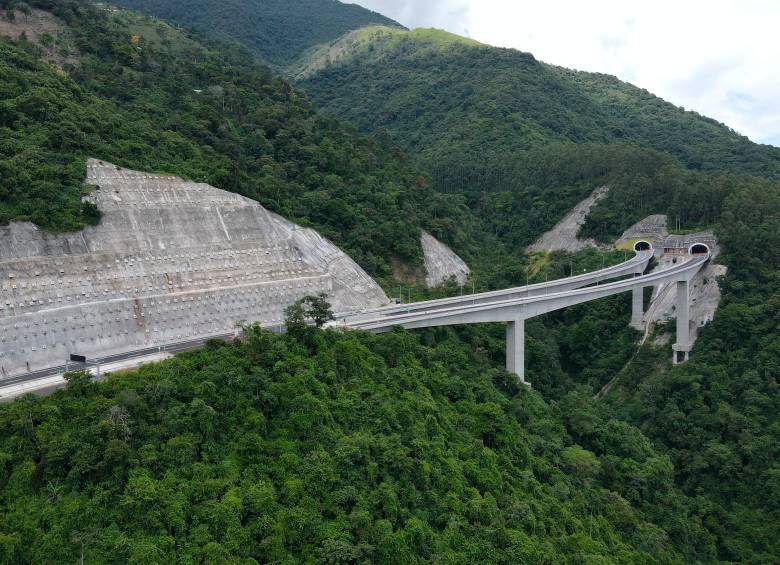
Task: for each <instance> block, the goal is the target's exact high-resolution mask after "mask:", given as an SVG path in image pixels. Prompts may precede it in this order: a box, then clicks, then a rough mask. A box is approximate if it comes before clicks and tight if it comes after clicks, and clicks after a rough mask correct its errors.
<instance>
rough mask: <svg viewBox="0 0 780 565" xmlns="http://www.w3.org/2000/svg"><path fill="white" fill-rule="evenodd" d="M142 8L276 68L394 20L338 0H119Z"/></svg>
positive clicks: (127, 4)
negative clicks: (235, 45) (226, 40)
mask: <svg viewBox="0 0 780 565" xmlns="http://www.w3.org/2000/svg"><path fill="white" fill-rule="evenodd" d="M117 3H118V4H120V5H122V6H125V7H127V8H133V9H137V10H142V11H144V12H147V13H149V14H152V15H154V16H157V17H159V18H162V19H165V20H168V21H170V22H174V23H176V24H179V25H183V26H187V27H191V28H194V29H197V30H200V31H203V32H205V33H208V34H211V35H213V36H223V37H230V38H233V39H235V40H238V41H240V42H241V43H243V44H244V45H246V46H247V47H248V48H249V49H250V50H252V52H253V53H255V54H256V55H259V56H260V57H262V58H263V59H264V60H265V61H267V62H268V63H269V64H271V65H273V66H274V67H276V68H277V69H282V68H284V67H286V66H287V65H289V64H291V63H293V62H294V61H295V60H296V59H297V58H298V57H300V56H301V55H302V54H303V53H304V51H306V50H307V49H310V48H312V47H315V46H317V45H320V44H322V43H328V42H331V41H334V40H336V39H338V38H339V37H340V36H342V35H343V34H345V33H347V32H348V31H351V30H355V29H358V28H361V27H365V26H368V25H374V24H381V25H387V26H398V27H400V24H398V23H397V22H394V21H393V20H391V19H390V18H386V17H385V16H383V15H381V14H377V13H376V12H372V11H370V10H366V9H365V8H362V7H360V6H358V5H357V4H343V3H341V2H339V1H338V0H294V1H292V2H291V1H289V0H220V1H215V0H120V1H119V2H117Z"/></svg>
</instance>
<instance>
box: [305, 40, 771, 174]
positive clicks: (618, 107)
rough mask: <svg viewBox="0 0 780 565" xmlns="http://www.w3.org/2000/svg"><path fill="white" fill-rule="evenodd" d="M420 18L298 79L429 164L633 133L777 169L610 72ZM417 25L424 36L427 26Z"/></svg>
mask: <svg viewBox="0 0 780 565" xmlns="http://www.w3.org/2000/svg"><path fill="white" fill-rule="evenodd" d="M434 33H439V34H442V35H444V34H445V32H434V31H430V30H425V32H424V34H420V30H413V31H411V32H404V31H402V30H397V31H396V30H393V31H392V33H387V34H376V35H374V36H372V41H370V42H364V43H363V44H361V45H360V49H356V50H355V51H354V52H353V53H351V56H350V57H345V58H343V59H340V60H338V61H336V62H334V63H333V64H331V65H328V66H324V67H323V68H321V69H319V70H318V71H317V72H315V73H312V74H311V75H309V76H308V77H307V78H306V79H305V80H303V81H302V82H301V85H302V87H303V88H304V90H306V92H307V93H309V94H310V95H311V96H312V97H313V99H314V100H315V102H316V103H317V104H318V105H319V106H320V107H321V108H322V109H323V110H325V111H326V112H328V113H330V114H333V115H337V116H339V117H342V118H345V119H347V120H349V121H351V122H352V123H354V124H356V125H357V126H358V127H360V128H361V129H363V130H364V131H380V130H381V131H386V132H387V133H389V134H390V136H391V137H392V138H393V139H395V140H397V141H398V143H400V144H401V146H402V147H403V148H404V149H406V150H408V151H410V152H412V153H414V154H416V155H419V157H420V159H421V161H422V162H424V163H426V164H428V165H429V166H435V165H439V164H447V163H448V162H459V161H461V162H462V160H463V159H467V160H468V159H478V158H479V157H480V156H482V155H485V154H487V155H491V156H502V155H508V154H510V153H512V152H514V151H518V150H526V149H530V148H534V147H538V146H539V145H543V144H547V143H550V142H556V141H558V142H559V141H573V142H577V143H580V142H596V143H613V142H619V141H631V142H635V143H637V144H640V145H642V146H645V147H652V148H654V149H656V150H659V151H664V152H667V153H670V154H672V155H674V156H675V157H677V158H678V159H680V160H681V161H682V162H683V163H684V164H685V165H686V166H687V167H689V168H692V169H694V170H701V171H728V172H740V173H750V174H756V175H760V176H765V177H768V178H778V177H780V148H776V147H771V146H766V145H758V144H755V143H752V142H751V141H750V140H748V139H747V138H746V137H743V136H741V135H739V134H737V133H736V132H734V131H733V130H731V129H730V128H728V127H727V126H724V125H723V124H719V123H717V122H716V121H714V120H711V119H709V118H706V117H704V116H701V115H699V114H697V113H695V112H691V111H685V110H683V109H681V108H678V107H676V106H674V105H672V104H669V103H667V102H665V101H663V100H662V99H660V98H658V97H656V96H654V95H652V94H651V93H649V92H647V91H645V90H642V89H640V88H636V87H634V86H632V85H630V84H628V83H624V82H622V81H619V80H618V79H616V78H615V77H611V76H608V75H603V74H596V73H587V72H576V71H571V70H568V69H564V68H561V67H556V66H553V65H549V64H546V63H542V62H540V61H538V60H537V59H535V58H534V57H533V55H531V54H529V53H523V52H520V51H517V50H514V49H501V48H496V47H490V46H486V45H473V44H467V43H464V42H453V41H449V42H447V46H446V48H441V46H440V45H439V44H437V43H436V42H431V41H430V40H427V39H426V38H425V36H430V35H431V34H434ZM420 35H422V37H420Z"/></svg>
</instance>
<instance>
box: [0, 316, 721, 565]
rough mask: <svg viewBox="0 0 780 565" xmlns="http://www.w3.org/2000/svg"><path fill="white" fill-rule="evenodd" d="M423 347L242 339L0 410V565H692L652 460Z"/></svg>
mask: <svg viewBox="0 0 780 565" xmlns="http://www.w3.org/2000/svg"><path fill="white" fill-rule="evenodd" d="M433 342H435V344H432V345H424V344H423V343H422V342H421V337H420V336H419V335H418V336H415V335H414V334H411V333H408V332H398V333H391V334H387V335H384V336H381V337H374V336H369V335H367V334H360V333H350V334H340V333H335V332H332V331H330V332H326V333H323V332H317V331H315V332H313V333H310V334H308V337H307V338H306V339H304V340H299V339H297V338H295V337H293V336H292V335H287V336H276V335H273V334H271V333H267V332H263V331H259V330H257V329H254V328H249V329H248V339H247V340H246V341H245V342H243V343H235V344H220V343H213V344H212V345H211V346H209V347H207V348H205V349H204V350H202V351H199V352H195V353H190V354H186V355H182V356H180V357H179V358H177V359H175V360H173V361H169V362H165V363H162V364H159V365H156V366H152V367H146V368H143V369H141V370H140V372H138V373H133V374H128V375H126V376H116V377H114V378H111V379H110V380H109V381H108V382H106V383H103V384H100V385H95V384H90V383H89V381H88V379H85V378H84V377H83V376H82V375H80V374H73V375H71V376H70V377H69V378H70V383H69V385H68V389H67V391H64V392H60V393H57V394H56V395H54V396H52V397H50V398H46V399H43V400H37V401H36V400H33V399H32V398H28V399H25V400H23V401H19V402H16V403H15V404H14V405H12V406H9V407H5V408H0V479H2V480H0V485H2V486H0V503H2V505H3V507H4V509H3V512H2V513H1V514H0V560H3V561H4V562H6V563H18V562H59V563H62V562H70V561H75V560H77V559H78V558H79V556H80V555H82V552H83V554H84V555H85V556H86V562H88V563H102V562H125V563H143V564H145V565H149V564H154V563H161V564H162V563H171V562H179V561H187V562H190V561H191V562H201V563H227V562H232V563H268V562H285V563H293V562H318V563H398V564H408V563H428V562H431V561H433V562H450V563H463V562H467V561H470V562H479V563H507V564H509V563H529V562H532V563H560V562H563V561H566V560H568V559H570V558H572V557H573V556H577V555H582V556H584V555H587V556H589V557H588V559H591V560H599V561H600V562H604V563H607V562H610V563H653V562H664V563H690V562H694V561H697V560H707V559H709V558H711V557H712V556H713V554H714V547H713V543H712V538H711V536H710V535H709V534H708V533H707V532H706V531H705V530H704V529H703V528H702V524H701V520H700V518H699V516H697V515H695V514H691V513H690V511H689V509H688V505H687V499H686V497H685V496H684V495H682V494H681V493H680V492H679V491H678V490H677V489H676V488H675V486H674V483H673V475H672V466H671V463H670V461H669V459H668V457H667V456H665V455H662V454H660V453H658V452H656V451H655V450H654V449H653V447H652V445H651V444H650V442H649V441H648V440H647V439H646V438H645V437H643V435H642V433H641V432H640V431H639V430H638V429H636V428H634V427H632V426H630V425H628V424H625V423H623V422H620V421H617V420H613V419H609V418H604V417H603V415H601V414H599V413H598V412H597V411H594V410H595V409H594V407H593V406H591V405H590V404H589V402H588V399H587V397H582V396H577V395H572V396H570V397H569V398H568V399H567V401H566V402H567V408H568V409H569V410H573V409H575V407H576V409H578V410H580V412H581V416H582V417H583V418H589V419H590V421H591V422H595V427H592V428H591V429H590V434H591V437H590V441H591V443H592V447H591V448H585V447H583V446H581V445H578V444H577V443H576V442H574V441H573V438H572V436H571V433H570V432H569V431H568V430H567V428H566V426H565V424H564V420H563V418H562V416H561V413H560V411H559V409H558V408H556V407H555V406H554V405H551V404H548V403H546V402H545V401H544V400H543V399H542V397H541V396H540V395H539V394H538V393H533V392H530V391H528V390H525V389H523V390H520V389H518V386H517V384H516V383H514V381H513V380H512V379H511V378H507V377H508V376H507V375H505V374H504V373H503V371H501V370H496V369H494V368H492V367H491V366H490V365H489V364H487V363H485V361H484V357H480V356H478V355H474V354H473V353H471V352H470V351H469V348H468V347H466V346H465V345H464V344H462V343H461V342H460V341H459V340H458V339H457V338H454V337H453V336H452V335H451V332H446V331H445V332H440V334H439V335H437V336H436V339H435V340H433Z"/></svg>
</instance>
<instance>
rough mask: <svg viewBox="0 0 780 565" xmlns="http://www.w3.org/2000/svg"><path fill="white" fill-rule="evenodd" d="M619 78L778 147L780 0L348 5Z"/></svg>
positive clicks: (386, 1) (365, 1)
mask: <svg viewBox="0 0 780 565" xmlns="http://www.w3.org/2000/svg"><path fill="white" fill-rule="evenodd" d="M345 1H348V2H349V1H351V2H354V3H357V4H360V5H362V6H364V7H366V8H370V9H372V10H375V11H377V12H380V13H382V14H384V15H386V16H388V17H391V18H393V19H395V20H396V21H398V22H400V23H402V24H403V25H405V26H407V27H411V28H414V27H436V28H440V29H446V30H448V31H451V32H454V33H457V34H459V35H466V36H468V37H471V38H473V39H476V40H477V41H481V42H482V43H487V44H489V45H495V46H499V47H513V48H516V49H520V50H521V51H528V52H530V53H533V54H534V56H535V57H536V58H537V59H540V60H542V61H544V62H546V63H552V64H555V65H561V66H564V67H569V68H572V69H578V70H582V71H593V72H602V73H608V74H611V75H615V76H617V77H618V78H620V79H622V80H624V81H627V82H630V83H632V84H634V85H636V86H639V87H641V88H645V89H647V90H649V91H650V92H652V93H654V94H656V95H658V96H660V97H661V98H664V99H665V100H667V101H669V102H671V103H673V104H675V105H677V106H682V107H684V108H685V109H687V110H695V111H696V112H699V113H700V114H704V115H705V116H709V117H711V118H714V119H716V120H718V121H720V122H723V123H725V124H726V125H728V126H729V127H731V128H732V129H734V130H736V131H738V132H739V133H741V134H743V135H747V136H748V137H749V138H750V139H752V140H753V141H756V142H759V143H768V144H771V145H776V146H778V147H780V0H709V1H706V0H652V1H649V0H644V1H642V0H622V1H620V0H590V1H589V2H585V1H581V0H579V1H578V0H542V1H540V0H534V1H530V0H345Z"/></svg>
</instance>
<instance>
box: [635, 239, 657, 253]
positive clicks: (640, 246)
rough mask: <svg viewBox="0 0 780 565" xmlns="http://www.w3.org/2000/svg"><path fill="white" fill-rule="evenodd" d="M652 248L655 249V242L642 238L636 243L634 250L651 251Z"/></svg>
mask: <svg viewBox="0 0 780 565" xmlns="http://www.w3.org/2000/svg"><path fill="white" fill-rule="evenodd" d="M652 249H653V244H652V243H650V242H649V241H647V240H644V239H640V240H639V241H637V242H636V243H634V251H651V250H652Z"/></svg>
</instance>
